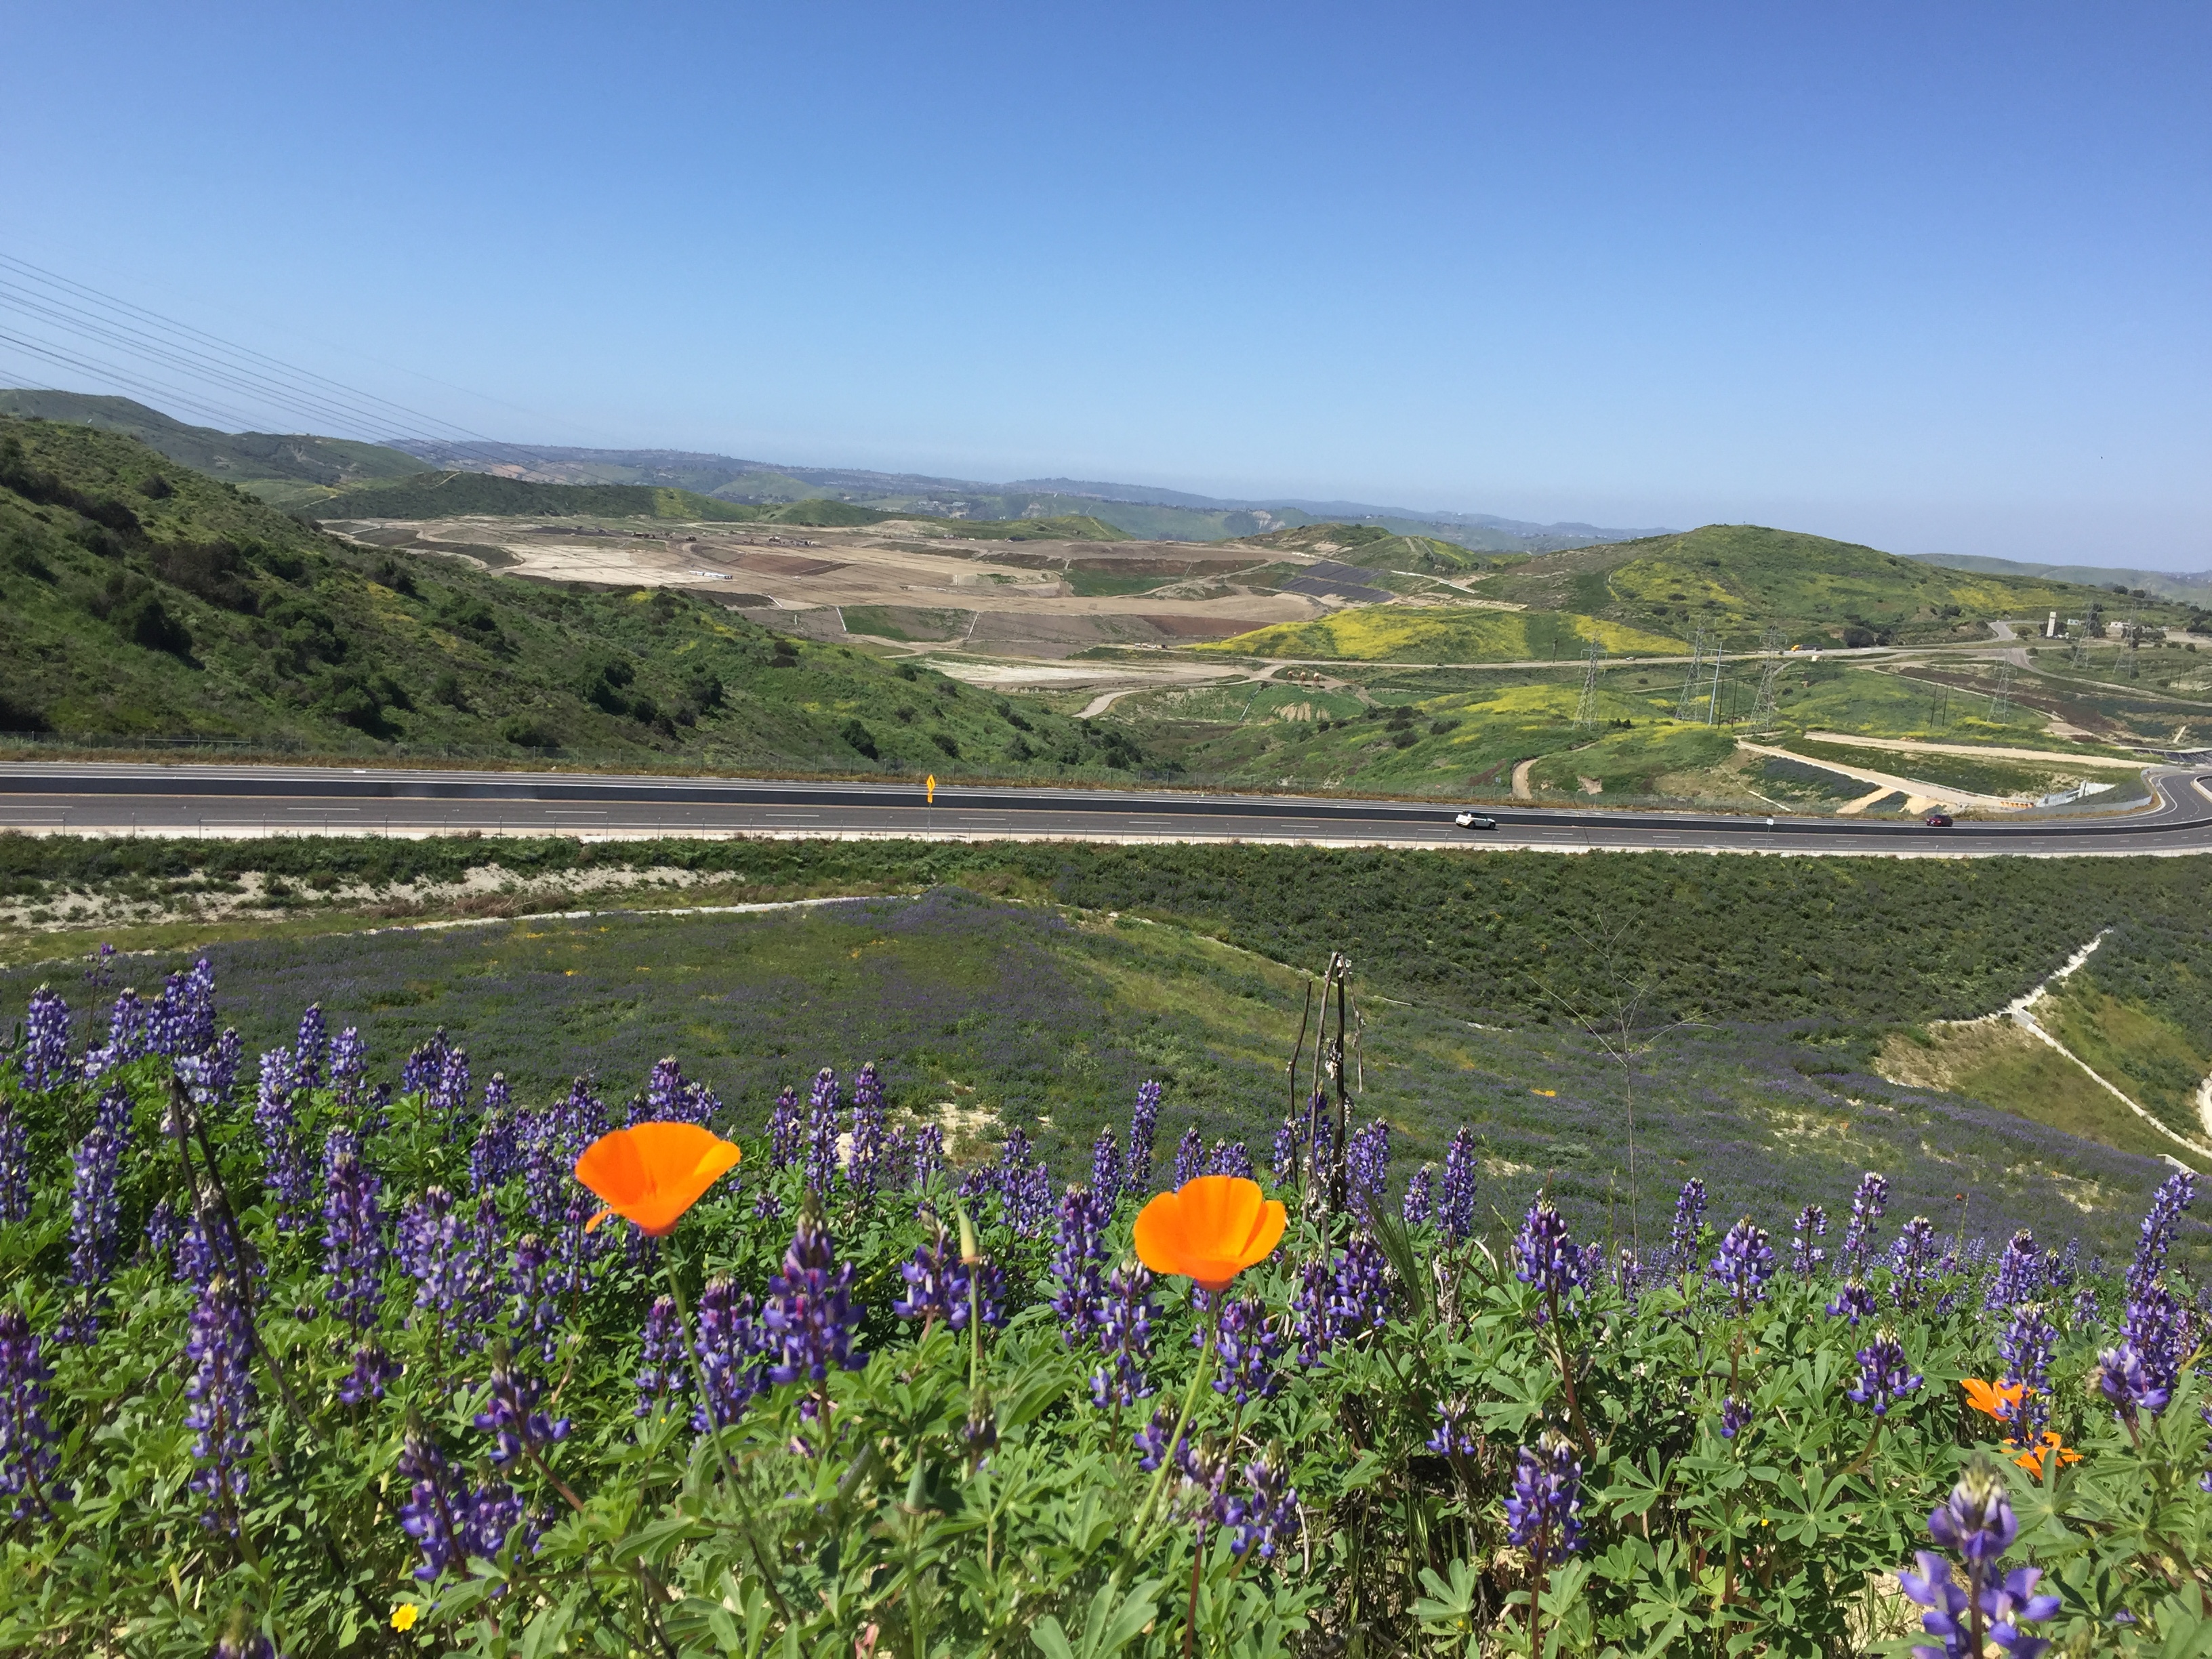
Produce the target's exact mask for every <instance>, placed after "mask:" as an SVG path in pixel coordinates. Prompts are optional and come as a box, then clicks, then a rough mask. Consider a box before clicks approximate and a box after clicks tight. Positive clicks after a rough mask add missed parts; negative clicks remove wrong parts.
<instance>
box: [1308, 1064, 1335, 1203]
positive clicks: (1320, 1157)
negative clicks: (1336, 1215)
mask: <svg viewBox="0 0 2212 1659" xmlns="http://www.w3.org/2000/svg"><path fill="white" fill-rule="evenodd" d="M1307 1105H1308V1106H1309V1108H1310V1114H1311V1121H1312V1123H1313V1134H1312V1136H1311V1137H1310V1139H1308V1140H1307V1142H1306V1188H1307V1190H1308V1191H1309V1192H1320V1193H1325V1192H1328V1190H1329V1189H1330V1188H1331V1186H1332V1184H1333V1183H1334V1181H1335V1180H1336V1158H1337V1153H1338V1152H1339V1151H1340V1148H1339V1147H1338V1146H1337V1144H1336V1124H1335V1122H1334V1120H1333V1119H1331V1118H1330V1116H1329V1115H1328V1101H1327V1100H1326V1099H1325V1098H1324V1097H1323V1096H1322V1091H1320V1090H1318V1089H1316V1090H1315V1091H1313V1095H1312V1097H1311V1098H1310V1099H1309V1101H1308V1102H1307Z"/></svg>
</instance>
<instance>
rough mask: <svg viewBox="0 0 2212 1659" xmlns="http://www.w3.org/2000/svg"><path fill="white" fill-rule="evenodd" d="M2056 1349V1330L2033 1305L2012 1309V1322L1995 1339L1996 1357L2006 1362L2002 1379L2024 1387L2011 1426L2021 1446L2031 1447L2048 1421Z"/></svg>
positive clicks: (2014, 1436) (2036, 1306)
mask: <svg viewBox="0 0 2212 1659" xmlns="http://www.w3.org/2000/svg"><path fill="white" fill-rule="evenodd" d="M2057 1347H2058V1330H2057V1327H2056V1326H2054V1325H2052V1324H2051V1322H2050V1321H2049V1320H2048V1319H2046V1318H2045V1317H2044V1316H2043V1309H2042V1307H2041V1306H2040V1305H2039V1304H2036V1303H2033V1302H2023V1303H2021V1304H2018V1305H2017V1306H2016V1307H2015V1309H2014V1310H2013V1315H2012V1320H2011V1322H2010V1323H2008V1325H2007V1326H2006V1327H2005V1328H2004V1330H2003V1331H2002V1333H2001V1334H1999V1335H1998V1337H1997V1354H1998V1357H1999V1358H2002V1360H2003V1361H2004V1363H2005V1370H2004V1380H2005V1381H2006V1382H2008V1383H2023V1384H2025V1385H2026V1386H2025V1387H2024V1388H2023V1389H2022V1390H2021V1402H2020V1409H2019V1411H2018V1412H2017V1413H2015V1414H2014V1417H2013V1419H2012V1423H2011V1430H2012V1436H2013V1438H2014V1440H2015V1441H2016V1442H2017V1443H2020V1444H2021V1445H2024V1446H2025V1445H2033V1444H2034V1443H2035V1442H2036V1441H2037V1439H2038V1438H2039V1437H2040V1436H2041V1434H2042V1433H2043V1425H2044V1424H2045V1421H2047V1420H2048V1419H2049V1418H2050V1415H2051V1403H2050V1399H2049V1393H2050V1388H2051V1355H2052V1354H2053V1353H2054V1352H2057Z"/></svg>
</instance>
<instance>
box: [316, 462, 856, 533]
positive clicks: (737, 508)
mask: <svg viewBox="0 0 2212 1659" xmlns="http://www.w3.org/2000/svg"><path fill="white" fill-rule="evenodd" d="M315 516H316V517H317V518H320V519H447V518H462V517H470V516H483V517H489V518H532V519H562V518H594V519H674V520H684V521H686V522H692V523H697V522H703V521H713V520H722V521H726V522H731V523H738V524H806V525H860V524H876V523H878V522H880V521H881V520H883V519H884V518H885V517H886V516H888V515H886V514H884V513H877V512H873V511H872V510H871V509H869V508H867V507H854V506H852V505H850V504H849V503H848V502H845V501H820V500H816V501H790V502H786V503H783V504H781V505H778V506H774V507H748V506H741V505H740V504H738V502H735V501H715V500H714V499H713V498H712V497H711V496H707V495H699V494H697V493H696V492H694V491H692V490H689V489H667V488H665V487H662V486H659V485H653V484H562V483H534V482H532V481H530V480H528V479H523V478H502V477H498V476H496V475H495V474H493V473H489V472H424V473H419V474H417V475H416V476H415V477H408V478H401V479H398V480H395V481H393V482H392V483H375V484H369V485H366V486H364V487H362V488H361V489H349V490H345V491H343V492H342V493H340V494H337V495H331V496H330V497H328V498H327V499H325V500H324V501H319V502H318V503H316V506H315Z"/></svg>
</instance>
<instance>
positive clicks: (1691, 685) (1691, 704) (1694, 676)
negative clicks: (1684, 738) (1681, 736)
mask: <svg viewBox="0 0 2212 1659" xmlns="http://www.w3.org/2000/svg"><path fill="white" fill-rule="evenodd" d="M1715 654H1716V655H1717V654H1718V653H1715ZM1704 664H1705V623H1699V624H1698V634H1697V637H1696V638H1695V639H1694V640H1692V641H1691V642H1690V671H1689V673H1688V674H1686V676H1684V678H1683V680H1682V695H1681V696H1680V698H1679V699H1677V701H1676V702H1675V704H1674V718H1675V719H1676V720H1684V721H1686V720H1688V719H1689V718H1690V711H1691V710H1692V708H1696V707H1697V706H1698V683H1699V678H1700V670H1701V669H1702V668H1703V666H1704Z"/></svg>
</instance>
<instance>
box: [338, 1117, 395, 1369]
mask: <svg viewBox="0 0 2212 1659" xmlns="http://www.w3.org/2000/svg"><path fill="white" fill-rule="evenodd" d="M383 1189H384V1182H382V1181H381V1180H380V1179H379V1178H378V1177H377V1176H376V1175H375V1174H374V1172H373V1171H371V1170H369V1169H368V1166H367V1165H366V1164H363V1163H362V1161H361V1151H360V1145H359V1143H358V1142H357V1141H356V1139H355V1138H354V1134H353V1132H352V1131H351V1130H349V1129H333V1130H331V1133H330V1138H329V1139H327V1140H326V1141H325V1142H324V1144H323V1272H324V1273H325V1274H326V1275H327V1276H328V1277H329V1279H330V1281H331V1287H330V1299H331V1304H332V1306H334V1307H335V1308H336V1309H337V1314H338V1316H339V1317H340V1318H341V1319H343V1320H344V1321H345V1322H347V1323H348V1324H349V1325H351V1326H352V1327H353V1328H355V1329H356V1330H357V1331H364V1332H365V1331H368V1330H369V1329H371V1328H374V1326H375V1324H376V1320H377V1314H378V1311H379V1310H380V1309H381V1308H382V1306H383V1305H384V1264H385V1261H386V1255H387V1251H386V1247H385V1243H384V1210H383V1206H382V1203H381V1194H382V1193H383Z"/></svg>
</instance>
